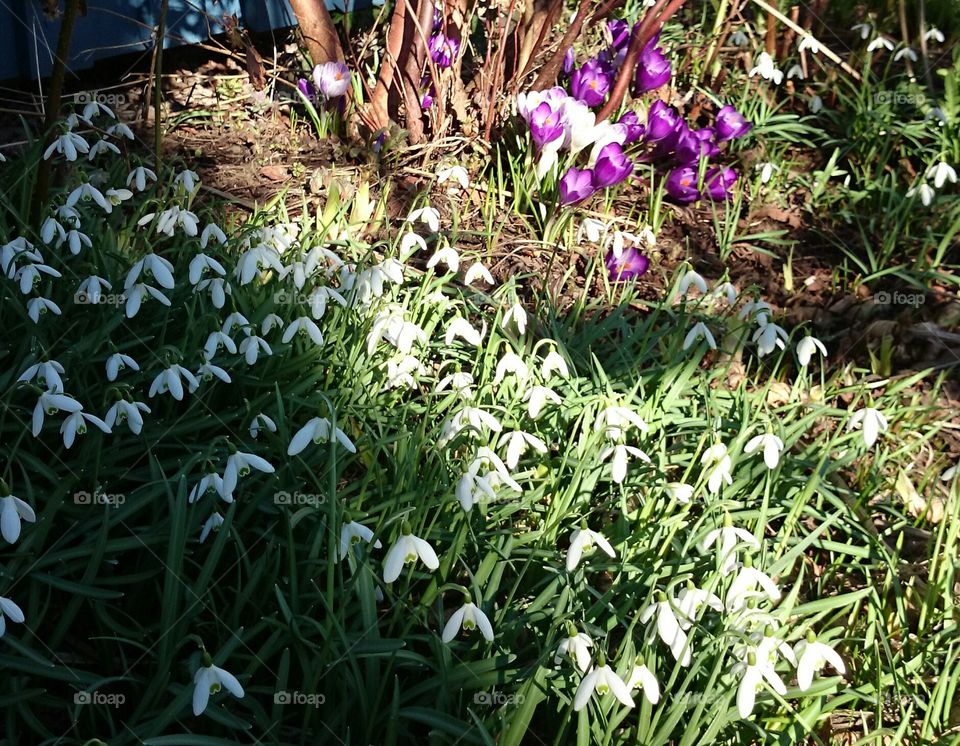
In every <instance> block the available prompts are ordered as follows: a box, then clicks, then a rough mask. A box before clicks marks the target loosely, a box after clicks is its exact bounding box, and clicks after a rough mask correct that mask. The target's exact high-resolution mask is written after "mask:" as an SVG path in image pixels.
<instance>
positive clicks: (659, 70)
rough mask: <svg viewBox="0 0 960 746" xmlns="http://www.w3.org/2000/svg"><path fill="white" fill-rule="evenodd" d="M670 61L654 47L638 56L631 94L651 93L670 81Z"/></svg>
mask: <svg viewBox="0 0 960 746" xmlns="http://www.w3.org/2000/svg"><path fill="white" fill-rule="evenodd" d="M671 72H672V71H671V69H670V61H669V60H668V59H667V58H666V57H665V56H664V54H663V52H661V51H660V50H659V49H657V48H656V47H650V46H648V47H647V48H646V49H644V50H643V52H642V53H641V54H640V59H639V60H638V62H637V72H636V75H635V76H634V79H633V93H634V95H635V96H639V95H640V94H641V93H646V92H647V91H653V90H656V89H657V88H659V87H660V86H662V85H664V84H665V83H667V81H669V80H670V75H671Z"/></svg>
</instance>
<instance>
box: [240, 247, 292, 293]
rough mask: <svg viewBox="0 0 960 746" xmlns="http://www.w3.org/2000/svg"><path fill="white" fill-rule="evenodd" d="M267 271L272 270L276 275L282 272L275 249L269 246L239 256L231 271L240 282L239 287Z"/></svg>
mask: <svg viewBox="0 0 960 746" xmlns="http://www.w3.org/2000/svg"><path fill="white" fill-rule="evenodd" d="M268 269H272V270H273V271H274V272H276V273H278V274H279V273H281V272H283V264H281V262H280V256H279V255H278V254H277V252H276V250H275V249H273V248H271V247H269V246H257V247H254V248H252V249H248V250H247V251H245V252H243V254H241V255H240V260H239V261H238V262H237V266H236V267H234V269H233V275H234V277H235V278H237V279H238V280H240V284H241V285H247V284H249V283H251V282H252V281H253V278H254V277H256V276H257V275H258V274H260V272H264V271H266V270H268Z"/></svg>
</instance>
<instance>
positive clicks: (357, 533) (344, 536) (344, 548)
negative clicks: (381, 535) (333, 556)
mask: <svg viewBox="0 0 960 746" xmlns="http://www.w3.org/2000/svg"><path fill="white" fill-rule="evenodd" d="M371 539H373V531H372V530H371V529H369V528H367V527H366V526H364V525H363V524H362V523H357V522H356V521H348V522H347V523H344V524H343V525H342V526H341V527H340V554H339V557H340V560H341V561H342V560H344V559H346V557H347V555H348V554H349V553H350V547H352V546H353V545H354V544H359V543H361V542H363V543H364V544H369V543H370V540H371ZM373 546H374V548H375V549H381V548H383V544H381V543H380V540H379V539H377V540H376V541H374V542H373Z"/></svg>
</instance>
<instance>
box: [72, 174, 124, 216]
mask: <svg viewBox="0 0 960 746" xmlns="http://www.w3.org/2000/svg"><path fill="white" fill-rule="evenodd" d="M80 200H83V201H84V202H89V201H90V200H93V201H94V202H95V203H96V204H97V206H98V207H99V208H100V209H101V210H103V211H104V212H106V213H110V212H113V205H111V204H110V203H109V202H108V201H107V198H106V197H104V196H103V192H101V191H100V190H99V189H97V188H96V187H95V186H93V184H90V183H88V182H84V183H83V184H81V185H80V186H78V187H77V188H76V189H74V190H73V191H72V192H70V194H69V195H68V196H67V201H66V203H65V204H66V206H67V207H73V206H74V205H76V204H77V202H79V201H80Z"/></svg>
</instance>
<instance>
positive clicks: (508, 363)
mask: <svg viewBox="0 0 960 746" xmlns="http://www.w3.org/2000/svg"><path fill="white" fill-rule="evenodd" d="M508 375H512V376H515V377H516V378H517V380H518V382H519V383H521V384H523V383H524V382H525V381H526V380H527V379H528V378H529V377H530V369H529V368H528V367H527V364H526V363H525V362H523V358H522V357H520V356H519V355H518V354H517V353H515V352H513V351H512V350H508V351H507V352H505V353H504V354H503V355H502V356H501V358H500V360H499V361H497V371H496V375H495V376H494V378H493V385H494V386H499V385H500V384H501V383H503V380H504V378H506V377H507V376H508Z"/></svg>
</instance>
